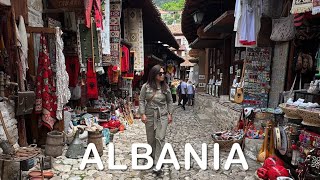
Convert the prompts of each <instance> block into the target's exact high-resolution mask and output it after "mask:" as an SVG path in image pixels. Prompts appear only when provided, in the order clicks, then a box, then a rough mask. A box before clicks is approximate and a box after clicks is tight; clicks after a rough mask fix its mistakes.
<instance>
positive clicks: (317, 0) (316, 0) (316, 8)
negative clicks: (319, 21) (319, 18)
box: [312, 0, 320, 15]
mask: <svg viewBox="0 0 320 180" xmlns="http://www.w3.org/2000/svg"><path fill="white" fill-rule="evenodd" d="M318 13H320V0H312V15H316V14H318Z"/></svg>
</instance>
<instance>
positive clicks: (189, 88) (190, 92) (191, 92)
mask: <svg viewBox="0 0 320 180" xmlns="http://www.w3.org/2000/svg"><path fill="white" fill-rule="evenodd" d="M194 93H195V88H194V86H193V84H192V82H191V81H188V85H187V97H188V106H193V101H194Z"/></svg>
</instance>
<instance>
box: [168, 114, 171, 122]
mask: <svg viewBox="0 0 320 180" xmlns="http://www.w3.org/2000/svg"><path fill="white" fill-rule="evenodd" d="M171 123H172V115H171V114H168V124H171Z"/></svg>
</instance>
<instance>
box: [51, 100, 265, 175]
mask: <svg viewBox="0 0 320 180" xmlns="http://www.w3.org/2000/svg"><path fill="white" fill-rule="evenodd" d="M175 107H176V108H177V109H176V111H175V113H174V119H173V121H174V122H173V123H172V124H171V125H170V126H169V128H168V130H167V138H166V141H167V142H168V143H171V145H172V146H173V149H174V151H175V153H176V156H177V159H178V161H179V163H180V167H181V168H180V170H178V171H177V170H175V169H174V167H173V166H172V165H165V166H164V172H163V173H162V174H161V175H158V176H156V175H155V174H153V173H152V171H151V170H145V171H136V170H132V167H131V144H132V143H146V135H145V128H144V124H143V123H141V122H140V121H138V120H137V121H135V123H134V124H133V125H132V126H130V127H129V128H128V129H127V130H125V131H124V132H121V133H117V134H115V136H114V140H113V143H114V145H115V162H116V165H118V164H125V165H127V166H128V169H127V170H126V171H118V170H117V171H116V170H109V169H108V156H107V154H108V148H105V150H104V154H103V156H102V157H101V159H102V160H103V165H104V168H105V169H104V170H103V171H99V170H97V166H96V165H87V168H86V169H85V170H83V171H81V170H80V169H79V166H80V162H81V160H73V159H67V158H65V156H61V157H58V158H55V159H54V165H53V166H54V172H55V177H54V178H52V180H58V179H59V180H60V179H70V180H81V179H83V180H91V179H92V180H93V179H96V180H108V179H115V180H126V179H133V180H139V179H150V180H151V179H164V180H169V179H186V180H187V179H197V180H198V179H218V180H223V179H235V180H237V179H239V180H242V179H247V180H249V179H254V171H255V170H256V169H257V168H258V167H259V164H258V163H256V162H254V161H252V160H249V158H247V162H248V164H249V170H247V171H244V170H242V166H240V165H232V166H231V168H230V170H229V171H225V170H223V169H222V167H224V162H225V161H226V159H227V157H228V154H229V152H224V151H221V152H220V167H221V168H220V170H218V171H216V170H213V142H212V140H211V138H210V134H211V133H212V132H214V131H215V130H217V129H216V128H215V122H214V121H213V120H211V121H201V120H200V119H198V118H197V115H196V113H195V110H194V108H193V107H190V106H187V107H186V108H187V109H186V111H183V110H182V109H181V108H179V107H178V106H175ZM185 143H191V145H192V146H193V148H194V149H195V150H196V152H197V153H198V154H199V155H200V154H201V144H202V143H207V145H208V169H207V170H201V169H200V167H199V166H198V165H197V164H196V163H195V161H194V160H192V161H191V169H190V170H185V168H184V146H185ZM141 163H143V160H142V161H140V160H139V164H141Z"/></svg>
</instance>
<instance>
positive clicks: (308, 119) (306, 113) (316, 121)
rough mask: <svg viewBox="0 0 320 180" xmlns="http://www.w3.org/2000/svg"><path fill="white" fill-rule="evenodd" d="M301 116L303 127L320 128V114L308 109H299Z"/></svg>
mask: <svg viewBox="0 0 320 180" xmlns="http://www.w3.org/2000/svg"><path fill="white" fill-rule="evenodd" d="M298 112H299V114H300V115H301V117H302V119H303V121H302V124H303V125H307V126H314V127H320V112H319V111H311V110H306V109H299V110H298Z"/></svg>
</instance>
